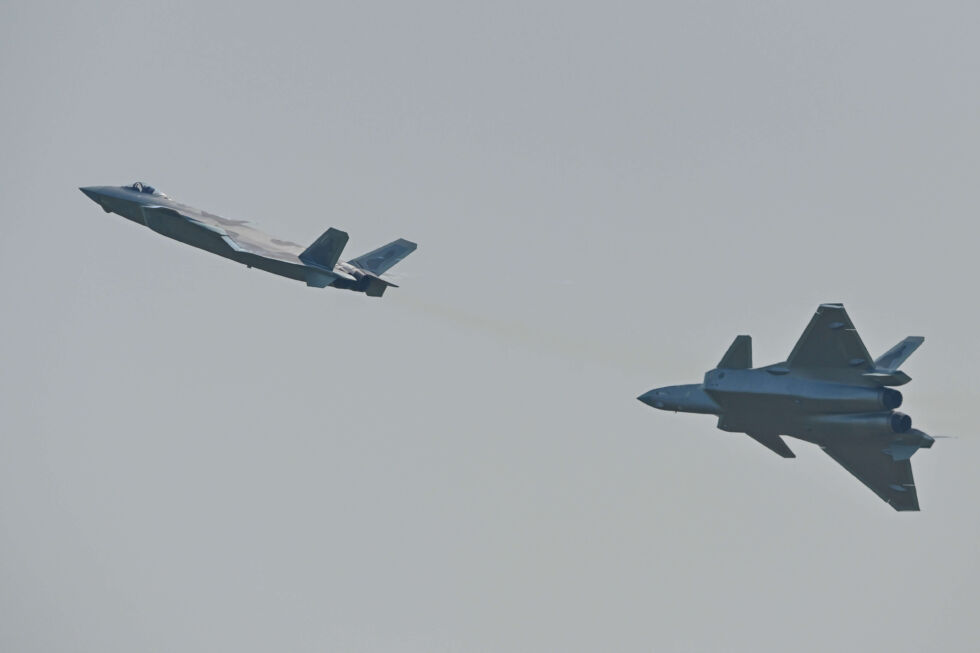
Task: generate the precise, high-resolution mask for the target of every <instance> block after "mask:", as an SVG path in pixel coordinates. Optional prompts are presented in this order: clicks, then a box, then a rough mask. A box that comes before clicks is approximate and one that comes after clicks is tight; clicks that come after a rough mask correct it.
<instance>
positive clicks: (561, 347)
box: [386, 288, 657, 373]
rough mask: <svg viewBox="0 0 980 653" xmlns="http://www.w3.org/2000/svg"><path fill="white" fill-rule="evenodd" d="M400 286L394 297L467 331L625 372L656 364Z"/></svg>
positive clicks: (610, 346)
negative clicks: (406, 289) (431, 297)
mask: <svg viewBox="0 0 980 653" xmlns="http://www.w3.org/2000/svg"><path fill="white" fill-rule="evenodd" d="M400 290H402V292H399V293H397V294H393V295H392V296H391V301H394V302H396V303H398V304H400V305H402V306H405V307H406V308H409V309H411V310H413V311H415V312H417V313H419V314H422V315H427V316H430V317H433V318H437V319H440V320H443V321H446V322H449V323H452V324H454V325H456V326H457V327H460V328H462V329H465V330H467V331H474V332H480V333H482V334H484V335H487V336H490V337H492V338H495V339H497V340H499V341H506V342H510V343H513V344H518V345H522V346H526V347H528V348H530V349H535V350H540V351H547V352H550V353H552V354H558V355H560V356H562V357H564V358H570V359H577V360H581V361H582V362H586V363H593V364H599V365H603V366H605V367H611V368H614V369H617V370H620V371H623V372H630V373H633V372H646V373H649V372H650V371H651V370H652V369H655V368H656V365H657V362H656V361H655V360H653V359H652V358H651V357H650V355H649V354H644V352H642V351H637V350H635V349H628V348H626V347H625V346H616V345H613V344H610V343H609V342H608V341H600V340H598V339H589V340H585V339H581V338H577V337H575V336H572V335H570V334H568V333H561V332H560V331H557V330H556V329H555V328H553V327H551V326H549V327H548V328H545V327H538V326H534V325H530V324H527V323H526V322H520V321H508V320H501V319H497V318H494V317H491V316H488V315H483V314H480V313H476V312H473V311H469V310H466V309H463V308H460V307H459V306H458V305H452V304H448V303H446V302H443V301H439V300H435V299H428V298H424V297H421V296H419V295H413V294H411V293H407V292H404V290H405V289H404V288H402V289H400ZM386 299H387V298H386Z"/></svg>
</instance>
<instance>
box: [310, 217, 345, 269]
mask: <svg viewBox="0 0 980 653" xmlns="http://www.w3.org/2000/svg"><path fill="white" fill-rule="evenodd" d="M346 245H347V233H346V232H343V231H341V230H340V229H334V228H333V227H330V228H329V229H327V230H326V231H325V232H324V234H323V235H322V236H320V237H319V238H317V239H316V240H315V241H314V242H313V244H312V245H310V246H309V247H307V248H306V249H305V250H304V251H303V253H302V254H300V255H299V260H301V261H303V263H306V264H307V265H315V266H317V267H320V268H325V269H327V270H333V266H335V265H336V264H337V261H338V260H340V254H341V252H343V251H344V247H345V246H346Z"/></svg>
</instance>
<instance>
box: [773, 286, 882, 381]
mask: <svg viewBox="0 0 980 653" xmlns="http://www.w3.org/2000/svg"><path fill="white" fill-rule="evenodd" d="M786 366H787V367H789V369H790V370H792V371H793V372H798V373H801V374H804V375H806V376H810V377H816V378H823V379H827V380H834V381H847V382H851V383H855V384H859V385H869V384H870V383H869V381H868V380H867V379H865V378H863V377H862V375H863V374H864V373H865V372H869V371H871V370H873V369H874V364H873V362H872V360H871V354H869V353H868V349H867V347H865V346H864V343H863V342H862V341H861V336H859V335H858V333H857V329H855V328H854V323H853V322H851V318H850V317H848V315H847V311H845V310H844V307H843V306H842V305H841V304H821V305H820V307H819V308H817V312H816V314H815V315H814V316H813V319H811V320H810V324H808V325H807V327H806V330H804V331H803V335H801V336H800V339H799V340H798V341H797V343H796V346H795V347H793V351H792V352H791V353H790V355H789V358H787V359H786Z"/></svg>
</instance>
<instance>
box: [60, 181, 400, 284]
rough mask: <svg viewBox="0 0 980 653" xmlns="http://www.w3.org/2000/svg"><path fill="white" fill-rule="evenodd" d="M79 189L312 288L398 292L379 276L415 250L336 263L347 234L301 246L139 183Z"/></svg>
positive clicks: (175, 234) (176, 235)
mask: <svg viewBox="0 0 980 653" xmlns="http://www.w3.org/2000/svg"><path fill="white" fill-rule="evenodd" d="M79 190H81V191H82V192H83V193H85V194H86V195H88V196H89V197H90V198H91V199H92V200H93V201H94V202H95V203H97V204H98V205H99V206H101V207H102V209H103V210H104V211H105V212H106V213H117V214H119V215H121V216H123V217H124V218H127V219H129V220H132V221H133V222H137V223H139V224H142V225H146V226H147V227H149V228H150V229H152V230H153V231H155V232H157V233H159V234H162V235H164V236H166V237H168V238H173V239H174V240H178V241H180V242H182V243H186V244H188V245H192V246H193V247H197V248H199V249H203V250H205V251H208V252H211V253H212V254H217V255H218V256H224V257H225V258H230V259H231V260H233V261H238V262H239V263H243V264H245V265H247V266H248V267H250V268H253V267H254V268H258V269H260V270H265V271H266V272H272V273H273V274H278V275H280V276H283V277H288V278H290V279H297V280H299V281H305V282H306V285H307V286H312V287H314V288H325V287H326V286H331V287H333V288H344V289H346V290H353V291H355V292H363V293H365V294H367V295H368V296H370V297H380V296H381V295H383V294H384V292H385V290H386V289H387V288H388V287H389V286H392V287H395V288H397V286H396V285H395V284H393V283H392V282H390V281H388V280H387V279H383V278H382V277H381V275H382V274H383V273H384V272H386V271H387V270H388V269H390V268H391V267H392V266H393V265H395V264H396V263H398V262H399V261H401V260H402V259H403V258H405V257H406V256H408V255H409V254H411V253H412V252H414V251H415V248H416V247H417V245H416V244H415V243H413V242H410V241H407V240H404V239H402V238H399V239H398V240H396V241H394V242H391V243H388V244H387V245H385V246H384V247H380V248H378V249H376V250H374V251H371V252H368V253H367V254H363V255H361V256H358V257H357V258H353V259H351V260H349V261H340V254H341V252H342V251H343V250H344V246H346V245H347V234H346V233H345V232H343V231H340V230H339V229H333V228H330V229H328V230H327V231H326V232H325V233H324V234H323V235H322V236H320V237H319V238H317V239H316V240H315V241H314V242H313V244H312V245H310V246H309V247H306V248H303V246H302V245H297V244H296V243H292V242H289V241H288V240H279V239H278V238H273V237H271V236H269V235H267V234H264V233H262V232H261V231H259V230H258V229H255V228H254V227H252V226H250V225H249V223H248V222H246V221H244V220H229V219H227V218H222V217H219V216H217V215H214V214H211V213H208V212H206V211H201V210H200V209H195V208H193V207H191V206H187V205H186V204H181V203H180V202H177V201H175V200H172V199H171V198H170V197H168V196H167V195H165V194H163V193H161V192H160V191H158V190H157V189H155V188H153V187H152V186H148V185H146V184H143V183H140V182H136V183H134V184H132V185H130V186H87V187H83V188H80V189H79Z"/></svg>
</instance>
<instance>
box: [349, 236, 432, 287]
mask: <svg viewBox="0 0 980 653" xmlns="http://www.w3.org/2000/svg"><path fill="white" fill-rule="evenodd" d="M417 247H418V245H416V244H415V243H413V242H411V241H409V240H405V239H404V238H399V239H398V240H396V241H394V242H391V243H388V244H387V245H385V246H383V247H379V248H378V249H376V250H374V251H371V252H368V253H367V254H362V255H361V256H358V257H357V258H355V259H351V260H350V261H348V263H350V264H351V265H356V266H357V267H359V268H361V269H362V270H364V271H365V272H370V273H371V274H372V275H375V276H377V275H379V274H383V273H384V272H386V271H388V270H389V269H391V267H392V266H394V265H395V264H396V263H398V262H399V261H401V260H402V259H403V258H405V257H406V256H408V255H409V254H411V253H412V252H414V251H415V249H416V248H417ZM379 281H380V279H379ZM389 285H391V284H389Z"/></svg>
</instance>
